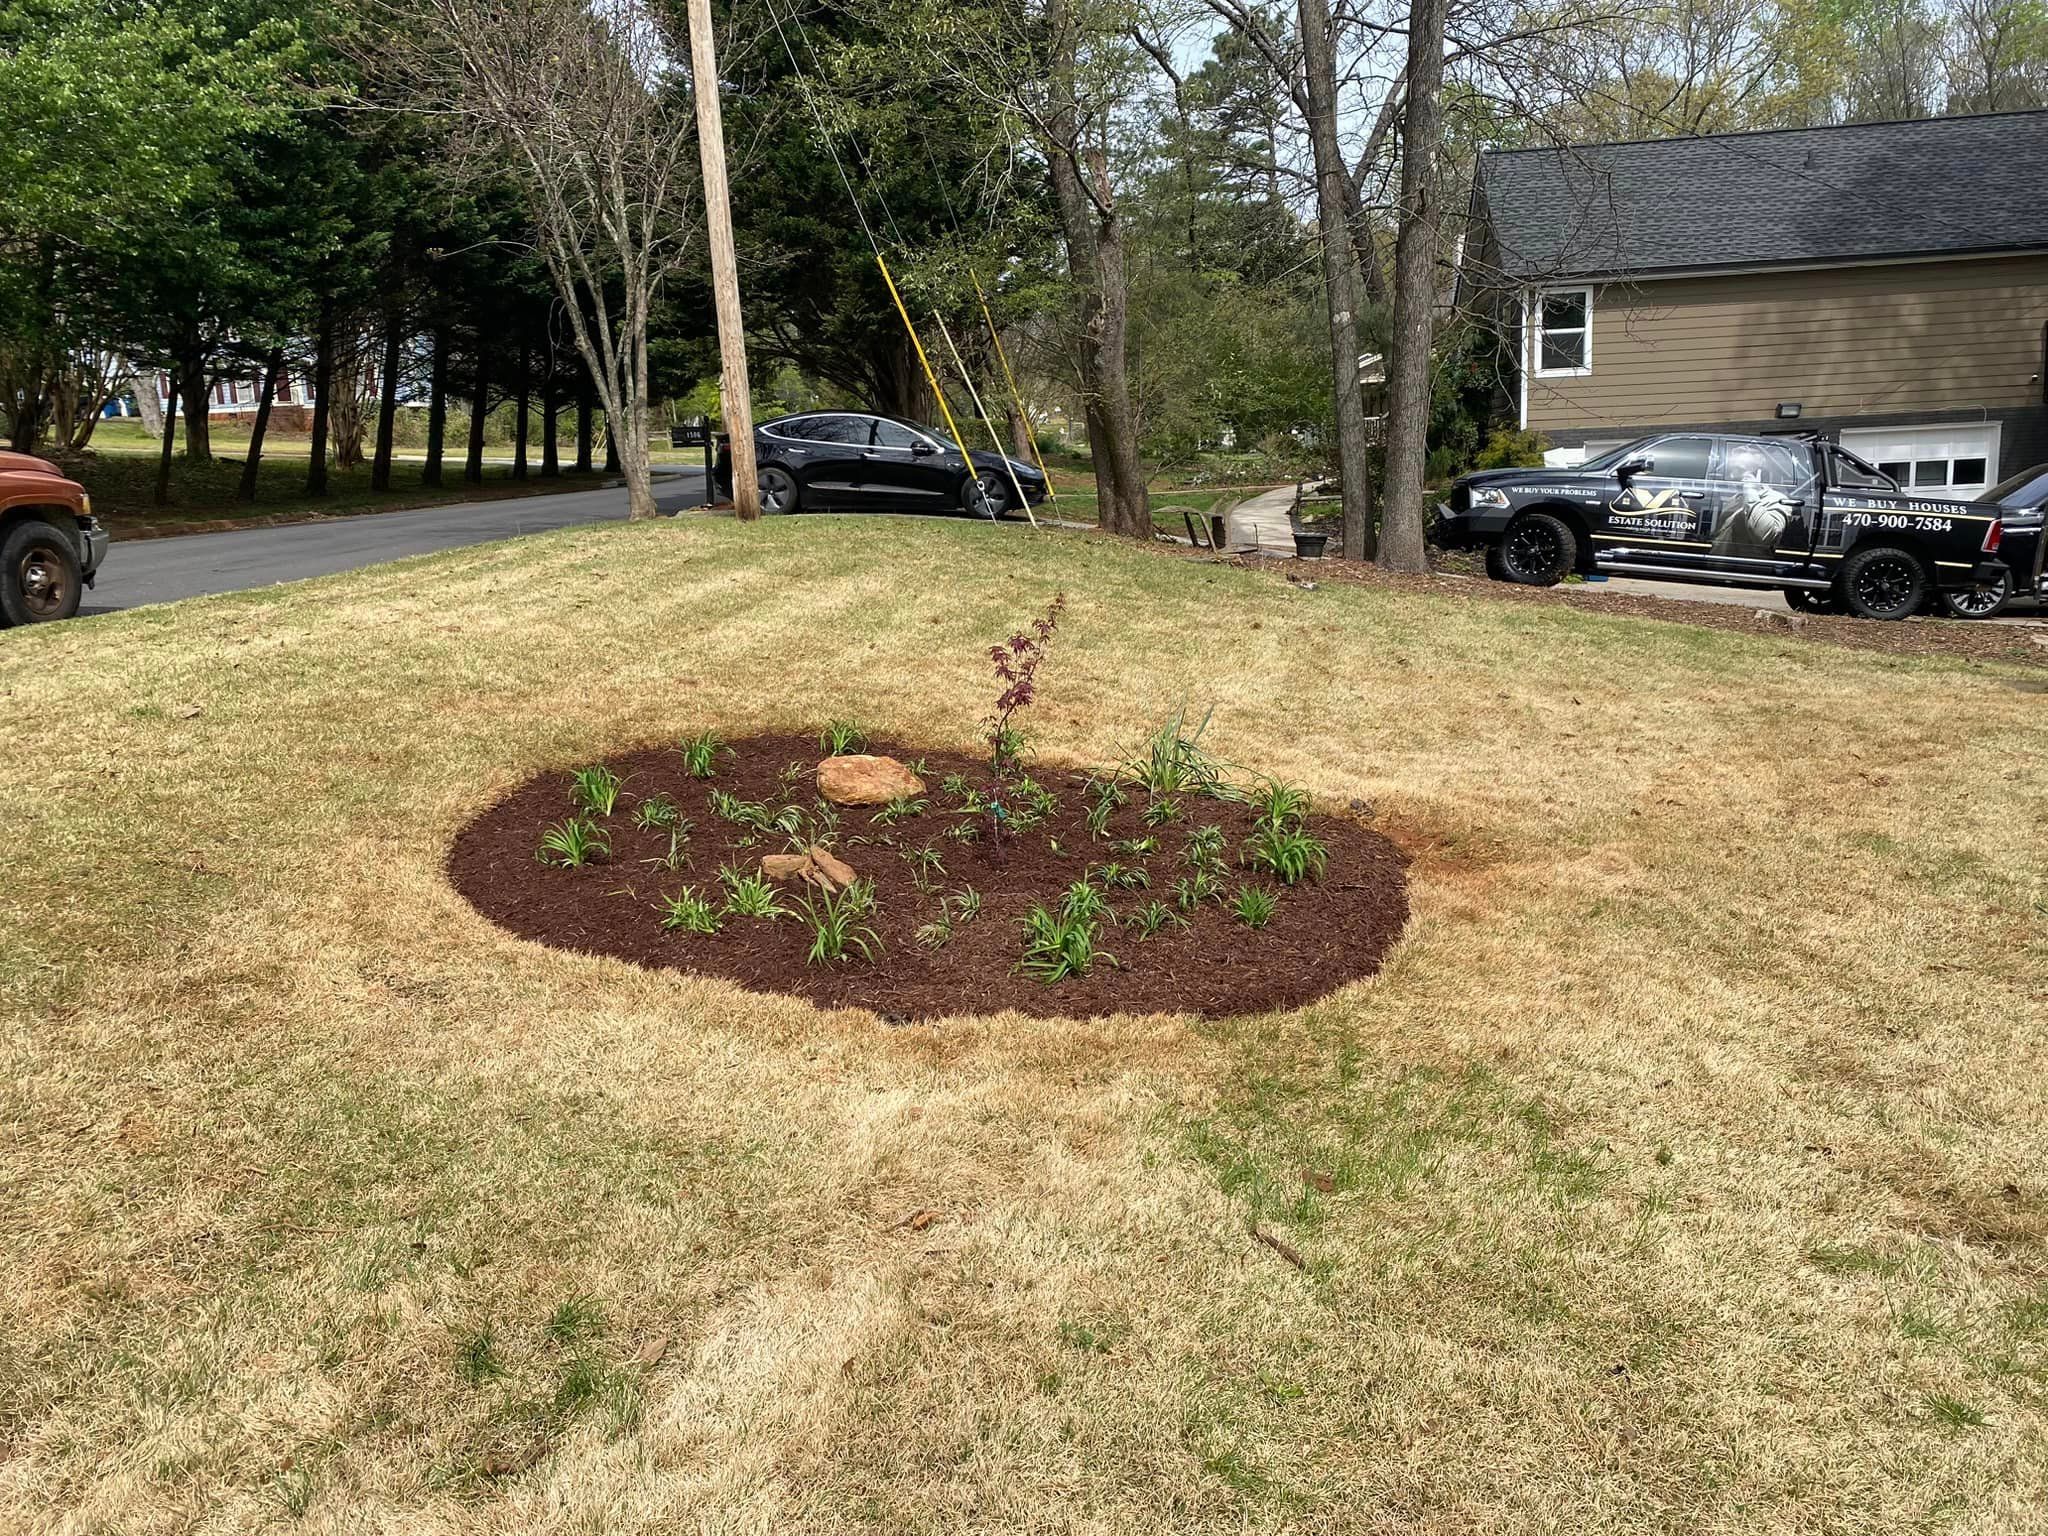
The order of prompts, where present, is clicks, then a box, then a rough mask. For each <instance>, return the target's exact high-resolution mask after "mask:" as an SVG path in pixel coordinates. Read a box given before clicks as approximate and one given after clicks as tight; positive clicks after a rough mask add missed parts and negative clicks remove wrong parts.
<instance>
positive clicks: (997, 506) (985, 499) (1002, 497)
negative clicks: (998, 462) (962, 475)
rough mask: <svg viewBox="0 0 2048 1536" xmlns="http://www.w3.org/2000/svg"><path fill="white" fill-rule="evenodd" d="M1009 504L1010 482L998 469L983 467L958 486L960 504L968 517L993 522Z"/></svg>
mask: <svg viewBox="0 0 2048 1536" xmlns="http://www.w3.org/2000/svg"><path fill="white" fill-rule="evenodd" d="M1009 504H1010V482H1009V479H1008V478H1007V477H1006V476H1005V475H1004V474H1003V472H1002V471H1001V470H999V469H984V470H982V471H980V472H979V473H978V474H976V475H975V477H974V478H973V479H972V480H970V481H968V482H967V483H966V484H965V485H964V486H962V487H961V488H960V505H961V507H962V509H963V510H965V512H966V513H967V515H968V516H969V517H979V518H983V519H985V520H987V521H988V522H991V523H992V522H994V521H995V520H996V519H997V518H999V517H1001V516H1002V515H1003V509H1004V508H1005V507H1007V506H1008V505H1009Z"/></svg>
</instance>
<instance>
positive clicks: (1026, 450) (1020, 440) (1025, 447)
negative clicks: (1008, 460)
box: [1009, 405, 1036, 464]
mask: <svg viewBox="0 0 2048 1536" xmlns="http://www.w3.org/2000/svg"><path fill="white" fill-rule="evenodd" d="M1009 415H1010V456H1011V457H1012V458H1018V459H1022V460H1023V461H1024V462H1025V463H1027V464H1029V463H1032V462H1034V460H1035V458H1036V446H1035V443H1034V441H1033V439H1032V436H1031V421H1030V418H1029V417H1027V416H1026V415H1025V414H1024V413H1023V412H1022V411H1020V410H1019V409H1017V407H1016V406H1014V405H1013V406H1011V407H1010V412H1009Z"/></svg>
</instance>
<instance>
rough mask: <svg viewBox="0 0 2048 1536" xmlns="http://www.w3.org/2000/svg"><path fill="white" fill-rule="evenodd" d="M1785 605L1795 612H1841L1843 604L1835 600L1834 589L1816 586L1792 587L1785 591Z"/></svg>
mask: <svg viewBox="0 0 2048 1536" xmlns="http://www.w3.org/2000/svg"><path fill="white" fill-rule="evenodd" d="M1785 606H1786V607H1788V608H1790V609H1791V610H1792V611H1793V612H1794V613H1815V614H1826V613H1840V612H1841V611H1842V605H1841V604H1840V603H1839V602H1837V601H1836V600H1835V594H1834V593H1833V592H1832V591H1821V590H1819V589H1817V588H1814V587H1791V588H1788V589H1787V590H1786V593H1785Z"/></svg>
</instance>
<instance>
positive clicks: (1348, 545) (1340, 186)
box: [1301, 0, 1378, 560]
mask: <svg viewBox="0 0 2048 1536" xmlns="http://www.w3.org/2000/svg"><path fill="white" fill-rule="evenodd" d="M1301 53H1302V65H1303V70H1302V72H1303V75H1304V76H1305V78H1306V84H1307V94H1308V105H1309V110H1308V129H1309V142H1310V145H1311V146H1312V148H1313V149H1314V151H1315V163H1316V222H1317V225H1318V233H1319V235H1320V243H1321V245H1322V248H1323V288H1324V293H1325V301H1326V308H1327V309H1328V312H1329V322H1330V382H1331V385H1332V388H1333V390H1334V392H1335V397H1336V401H1335V403H1336V419H1337V484H1338V488H1339V490H1340V492H1341V493H1342V496H1343V503H1344V529H1343V534H1344V557H1345V558H1346V559H1347V560H1370V559H1372V558H1373V556H1374V555H1375V553H1376V552H1377V544H1378V540H1377V536H1376V534H1375V531H1374V528H1373V522H1374V518H1373V511H1374V508H1373V498H1372V465H1371V457H1370V455H1371V439H1370V437H1369V435H1368V434H1367V431H1366V425H1365V397H1364V394H1363V392H1362V391H1361V390H1360V389H1359V386H1358V351H1359V348H1358V271H1357V267H1356V266H1355V264H1354V262H1353V256H1352V244H1351V240H1350V232H1349V229H1348V227H1347V224H1346V221H1345V217H1344V185H1345V177H1346V173H1347V168H1346V166H1345V164H1344V154H1343V151H1342V150H1341V149H1340V148H1339V147H1338V143H1337V50H1336V41H1335V39H1334V38H1333V37H1332V36H1331V25H1330V0H1301Z"/></svg>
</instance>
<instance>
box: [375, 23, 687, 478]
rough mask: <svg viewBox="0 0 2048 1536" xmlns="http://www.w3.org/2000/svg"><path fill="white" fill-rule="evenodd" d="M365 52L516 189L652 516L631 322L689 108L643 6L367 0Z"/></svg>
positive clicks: (394, 85)
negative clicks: (370, 39) (372, 13)
mask: <svg viewBox="0 0 2048 1536" xmlns="http://www.w3.org/2000/svg"><path fill="white" fill-rule="evenodd" d="M378 14H379V15H380V17H381V18H382V20H383V22H384V25H383V26H382V27H380V28H379V29H378V31H379V35H378V36H377V38H376V39H375V42H374V44H373V47H372V49H371V50H370V51H369V52H368V53H367V55H366V62H367V63H369V64H370V65H371V66H372V67H373V68H374V70H375V71H376V73H377V76H378V78H379V79H380V80H382V81H385V82H388V83H389V87H390V89H391V90H392V91H393V92H394V94H395V104H396V105H398V106H399V107H401V108H403V109H405V110H410V111H413V112H417V113H421V114H424V115H428V116H433V117H437V118H439V119H442V120H443V121H444V122H445V123H446V124H447V126H448V129H449V141H450V144H451V147H452V149H453V150H454V152H455V153H456V155H457V156H458V158H459V159H461V160H464V161H466V162H468V163H470V164H480V165H483V166H487V167H489V168H490V169H492V170H495V171H502V172H505V173H509V174H510V175H512V176H513V177H514V178H515V179H516V180H517V182H518V184H519V185H520V186H521V187H523V188H524V189H525V192H526V196H527V200H528V204H529V207H530V211H531V217H532V221H533V227H534V243H535V245H536V247H537V249H538V252H539V254H540V256H541V258H542V260H543V261H544V262H545V263H546V265H547V269H548V274H549V276H550V277H551V278H552V279H553V281H554V285H555V288H556V291H557V292H558V293H559V294H560V296H561V299H562V308H563V312H564V314H565V315H566V317H567V319H568V323H569V330H570V334H571V335H572V336H573V338H574V340H575V343H576V350H577V351H578V353H579V354H581V356H582V358H583V362H584V365H585V367H586V368H588V370H589V372H590V376H591V380H592V382H593V384H594V385H595V387H596V391H597V395H598V398H599V399H600V400H601V401H602V402H603V405H604V411H605V420H606V425H607V426H608V427H609V429H610V431H611V433H612V435H613V438H614V440H615V441H616V443H617V446H618V454H619V468H620V471H621V473H622V474H623V475H624V476H625V480H626V486H627V492H628V495H629V496H630V498H631V515H632V516H633V517H636V518H642V517H652V516H654V514H655V506H654V489H653V479H652V475H651V472H650V469H649V464H648V447H649V443H648V412H647V402H648V380H647V320H648V315H649V313H650V312H651V310H652V308H653V305H654V301H655V296H656V294H657V293H658V292H659V290H660V288H661V285H662V283H663V281H664V280H665V279H666V278H667V277H668V276H669V275H670V274H671V273H672V272H674V271H675V270H676V269H677V267H678V266H680V265H681V263H682V262H683V261H684V260H685V259H686V257H687V255H688V251H689V246H690V242H691V240H692V239H693V238H694V236H695V234H696V229H697V212H698V209H699V206H700V204H699V199H698V197H697V191H698V184H697V180H696V175H695V170H696V166H695V157H696V140H695V135H694V129H693V124H692V108H691V101H690V97H689V92H688V89H687V85H686V76H685V73H684V71H683V69H682V67H681V64H680V59H681V54H680V53H679V52H677V51H676V50H675V49H674V48H673V47H672V45H671V40H670V36H669V27H668V21H667V18H666V16H665V14H664V13H663V12H661V11H659V10H657V9H655V8H653V7H652V6H650V5H649V4H648V3H647V0H595V3H593V0H494V3H491V4H488V5H486V4H480V3H478V0H380V3H379V5H378Z"/></svg>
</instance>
